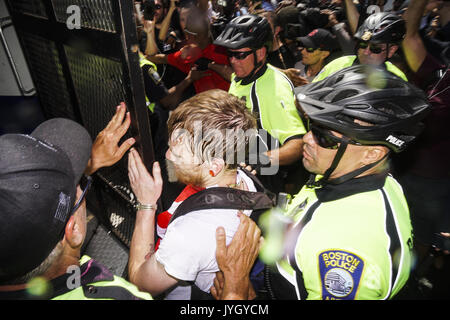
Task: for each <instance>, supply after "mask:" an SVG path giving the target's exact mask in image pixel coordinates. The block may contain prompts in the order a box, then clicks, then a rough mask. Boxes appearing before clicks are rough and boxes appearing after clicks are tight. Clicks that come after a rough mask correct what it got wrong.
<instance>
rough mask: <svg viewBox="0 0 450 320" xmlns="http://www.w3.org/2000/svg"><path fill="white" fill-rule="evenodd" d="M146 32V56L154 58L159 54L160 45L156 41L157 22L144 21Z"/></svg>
mask: <svg viewBox="0 0 450 320" xmlns="http://www.w3.org/2000/svg"><path fill="white" fill-rule="evenodd" d="M144 31H145V33H146V34H147V44H146V46H145V54H146V55H149V56H153V55H155V54H157V53H158V45H157V44H156V41H155V21H154V20H153V21H150V20H144Z"/></svg>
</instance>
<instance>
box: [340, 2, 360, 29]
mask: <svg viewBox="0 0 450 320" xmlns="http://www.w3.org/2000/svg"><path fill="white" fill-rule="evenodd" d="M344 3H345V14H346V16H347V20H348V24H349V27H350V31H351V33H352V35H353V34H355V33H356V30H357V29H358V21H359V12H358V9H357V8H356V5H355V3H354V2H353V0H345V2H344Z"/></svg>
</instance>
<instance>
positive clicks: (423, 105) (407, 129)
mask: <svg viewBox="0 0 450 320" xmlns="http://www.w3.org/2000/svg"><path fill="white" fill-rule="evenodd" d="M295 93H296V96H297V99H298V102H299V103H300V105H301V107H302V109H303V111H304V112H305V113H306V115H307V116H308V117H309V118H310V119H311V121H313V122H315V123H317V124H319V125H321V126H323V127H326V128H329V129H331V130H334V131H337V132H340V133H342V134H343V135H344V136H346V137H349V138H351V139H352V140H354V141H356V142H358V143H360V144H362V145H384V146H386V147H388V148H389V149H391V150H393V151H394V152H400V151H402V150H403V149H405V148H406V147H407V146H408V145H409V144H410V143H411V142H412V141H413V140H414V139H415V138H416V137H417V136H418V135H419V134H420V132H421V131H422V130H423V127H424V125H423V124H422V123H421V120H422V119H423V118H424V117H425V116H426V115H427V113H428V111H429V103H428V100H427V97H426V95H425V93H424V92H423V91H422V90H420V89H418V88H416V87H415V86H413V85H411V84H410V83H408V82H406V81H404V80H402V79H401V78H399V77H397V76H396V75H394V74H393V73H391V72H389V71H387V70H386V69H384V68H382V67H374V66H367V65H355V66H351V67H348V68H345V69H342V70H340V71H338V72H336V73H334V74H332V75H330V76H329V77H327V78H325V79H324V80H322V81H318V82H313V83H311V84H307V85H304V86H301V87H297V88H296V89H295ZM355 119H358V120H360V121H364V122H366V123H369V124H370V125H360V124H358V123H355Z"/></svg>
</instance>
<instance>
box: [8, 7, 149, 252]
mask: <svg viewBox="0 0 450 320" xmlns="http://www.w3.org/2000/svg"><path fill="white" fill-rule="evenodd" d="M7 4H8V9H9V12H10V14H11V16H12V20H13V23H14V26H15V28H16V31H17V34H18V36H19V39H20V42H21V45H22V49H23V51H24V54H25V57H26V59H27V62H28V66H29V69H30V72H31V75H32V78H33V81H34V84H35V86H36V89H37V94H38V97H39V100H40V102H41V106H42V108H43V111H44V114H45V116H46V118H53V117H65V118H70V119H73V120H75V121H77V122H79V123H81V124H82V125H84V126H85V127H86V129H87V130H88V131H89V133H90V134H91V136H92V137H93V138H95V137H96V135H97V134H98V133H99V132H100V131H101V130H102V129H103V128H104V127H105V126H106V124H107V123H108V122H109V120H110V119H111V118H112V116H113V115H114V113H115V110H116V108H115V107H116V106H117V105H118V104H119V103H120V102H121V101H124V102H126V104H127V106H128V110H129V111H130V114H131V119H132V125H131V128H130V130H129V132H128V133H127V134H126V135H125V137H124V138H123V139H122V141H123V140H124V139H127V138H129V137H130V136H133V137H135V138H136V140H137V142H136V147H137V148H138V150H139V151H140V152H141V155H142V156H143V159H144V162H145V164H146V165H147V167H148V168H150V165H151V163H152V162H153V160H154V154H153V145H152V138H151V133H150V123H149V115H148V109H147V107H146V104H145V96H144V88H143V81H142V74H141V69H140V67H139V56H138V39H137V32H136V24H135V20H134V8H133V1H132V0H8V3H7ZM70 6H72V7H71V8H72V9H73V8H75V9H76V10H75V11H72V10H68V8H69V7H70ZM73 6H75V7H73ZM74 13H75V14H76V13H79V18H80V19H79V22H80V25H78V26H77V25H76V19H72V18H73V17H76V16H73V14H74ZM74 21H75V25H74ZM126 158H127V157H126V156H125V157H124V158H123V159H122V160H121V161H119V162H118V163H117V164H116V165H114V166H112V167H110V168H104V169H101V170H99V171H98V172H97V173H96V174H95V176H94V185H93V188H92V191H91V192H90V196H89V197H88V208H89V209H90V211H91V212H93V213H94V214H95V215H96V216H97V218H98V219H99V220H100V221H101V222H102V224H104V225H106V226H107V227H108V228H109V229H110V230H111V231H112V232H113V233H114V234H115V235H116V236H117V237H118V238H119V239H120V240H121V241H122V242H123V244H125V245H126V246H127V247H128V246H129V244H130V241H131V235H132V232H133V228H134V221H135V210H134V208H133V202H132V201H131V200H130V195H129V182H128V175H127V159H126Z"/></svg>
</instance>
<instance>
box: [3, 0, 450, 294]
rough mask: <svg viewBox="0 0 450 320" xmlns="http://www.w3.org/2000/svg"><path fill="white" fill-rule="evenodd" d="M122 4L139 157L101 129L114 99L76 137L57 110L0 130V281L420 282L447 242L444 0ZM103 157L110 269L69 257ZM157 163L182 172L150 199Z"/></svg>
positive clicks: (399, 285)
mask: <svg viewBox="0 0 450 320" xmlns="http://www.w3.org/2000/svg"><path fill="white" fill-rule="evenodd" d="M134 2H135V19H136V25H137V31H138V38H139V44H140V45H139V47H140V49H139V57H140V67H141V69H142V75H143V81H144V87H145V95H146V101H147V106H148V108H149V114H150V123H151V130H152V132H151V135H152V139H153V145H154V151H155V152H154V153H155V160H156V161H155V162H154V163H153V164H152V167H151V170H148V168H147V167H146V166H145V165H144V163H143V161H142V159H141V157H140V154H139V152H138V150H137V149H135V148H133V145H134V143H135V139H134V138H129V139H128V140H126V141H124V142H122V143H121V144H120V145H119V144H118V143H119V141H120V139H121V137H123V136H124V134H125V133H126V132H127V130H128V128H129V126H130V116H129V114H128V113H126V110H125V109H126V108H125V106H124V105H123V104H121V105H119V106H118V107H117V112H116V114H115V115H114V117H113V118H112V120H111V121H110V122H109V124H108V125H107V126H106V127H105V129H104V130H103V131H102V132H100V134H99V135H98V136H97V137H96V138H95V140H94V141H93V142H92V140H91V138H90V137H89V135H88V134H87V132H86V130H85V129H84V128H82V127H81V126H80V125H78V124H76V123H74V122H73V121H70V120H67V119H52V120H47V121H46V122H44V123H43V124H42V125H40V126H39V127H38V128H36V130H35V131H33V133H31V134H30V135H28V136H27V135H15V134H7V135H3V136H1V137H0V150H1V152H0V177H1V178H0V179H1V187H0V188H1V191H2V196H1V197H0V200H1V202H0V207H1V211H2V212H3V213H2V215H1V219H2V220H1V223H0V226H1V227H0V233H1V234H2V236H3V241H2V244H1V252H2V253H3V256H4V257H5V259H2V263H1V264H0V298H6V299H27V298H52V299H104V298H110V299H152V298H153V299H167V300H170V299H177V300H189V299H191V300H201V299H217V300H219V299H246V300H252V299H289V300H290V299H302V300H303V299H326V300H334V299H350V300H353V299H364V300H379V299H396V298H397V299H401V298H404V299H421V298H425V297H426V295H425V294H424V288H423V286H424V283H425V280H426V279H425V276H426V274H425V273H424V271H423V268H421V267H420V266H423V265H425V264H427V263H429V260H430V257H432V258H433V261H432V263H434V264H436V265H439V263H441V265H442V261H443V260H442V259H443V258H444V257H447V255H448V254H450V200H449V199H450V171H449V169H448V166H447V165H448V163H450V151H449V150H450V136H449V134H448V133H447V131H446V130H445V126H446V124H447V120H450V90H449V86H450V76H449V74H448V64H449V60H450V50H449V49H448V48H449V47H450V46H449V43H450V42H449V41H450V32H449V28H450V2H449V1H443V0H409V1H408V0H406V1H396V0H395V1H383V0H379V1H364V2H363V1H359V2H356V1H353V0H331V1H327V0H324V1H315V0H310V1H307V0H300V1H294V0H283V1H281V2H278V1H276V0H271V1H264V0H262V1H252V0H248V1H247V0H245V1H244V0H237V1H228V0H225V1H210V0H208V1H207V0H197V1H196V0H170V1H164V0H142V1H137V0H136V1H134ZM123 156H127V157H128V176H129V180H130V186H131V188H132V191H133V193H134V195H135V197H136V200H137V206H136V222H135V226H134V232H133V236H132V240H131V245H130V254H129V261H128V274H129V277H128V279H127V280H125V279H122V278H120V277H117V276H116V275H113V274H111V272H109V271H108V270H107V269H106V268H105V267H103V266H101V265H100V264H99V263H98V262H96V261H95V260H93V259H91V258H90V257H86V256H83V257H80V254H81V251H80V249H81V245H82V243H83V240H84V237H85V235H86V207H85V203H84V201H83V199H84V196H85V194H86V192H87V191H88V189H89V184H90V181H91V178H90V175H92V174H93V173H94V172H95V171H97V170H98V169H100V168H102V167H106V166H111V165H113V164H114V163H116V162H117V161H118V160H119V159H121V158H122V157H123ZM166 161H168V162H170V163H171V164H172V167H173V170H174V172H175V175H176V178H177V180H178V182H180V183H182V184H183V185H184V186H185V187H184V189H182V191H181V193H180V194H179V195H178V196H177V197H176V199H175V200H174V202H173V203H172V204H171V205H170V206H168V208H158V206H157V203H158V199H159V198H160V197H161V194H162V193H163V192H164V181H165V180H166V177H167V175H168V171H169V170H170V169H169V168H168V167H167V166H166ZM25 235H26V236H25ZM262 239H264V240H262ZM11 248H14V250H12V249H11ZM70 266H76V267H77V268H79V269H80V270H81V272H80V273H79V275H80V277H79V279H78V282H77V283H76V284H75V285H73V286H72V285H70V286H69V285H68V283H69V280H73V278H72V275H71V274H70V273H67V268H68V267H70ZM36 279H38V280H36ZM39 279H41V280H39ZM42 279H44V280H42ZM75 282H76V281H75ZM36 283H37V284H36ZM32 284H34V285H32ZM36 287H37V288H38V289H33V288H36ZM49 288H51V290H50V289H49ZM442 298H445V297H442ZM447 298H448V297H447Z"/></svg>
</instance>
